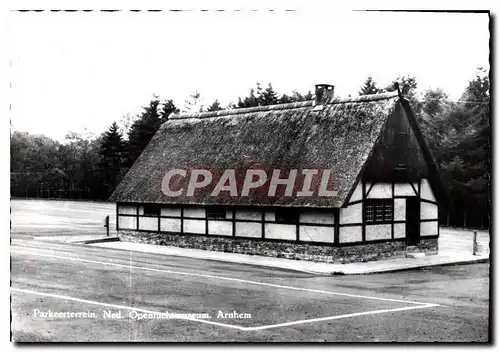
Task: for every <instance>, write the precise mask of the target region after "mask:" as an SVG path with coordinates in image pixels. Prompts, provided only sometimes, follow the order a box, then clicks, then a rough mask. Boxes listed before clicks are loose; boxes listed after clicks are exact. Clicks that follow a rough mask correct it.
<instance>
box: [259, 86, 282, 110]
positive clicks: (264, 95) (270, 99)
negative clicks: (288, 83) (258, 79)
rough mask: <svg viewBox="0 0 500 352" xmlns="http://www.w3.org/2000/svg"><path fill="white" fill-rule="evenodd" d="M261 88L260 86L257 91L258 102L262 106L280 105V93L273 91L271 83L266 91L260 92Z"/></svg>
mask: <svg viewBox="0 0 500 352" xmlns="http://www.w3.org/2000/svg"><path fill="white" fill-rule="evenodd" d="M259 88H260V85H258V89H257V93H258V95H257V102H258V104H259V105H260V106H266V105H274V104H278V101H279V99H278V93H276V92H275V91H274V89H273V86H272V85H271V83H269V85H268V86H267V88H266V89H264V90H262V89H261V90H260V91H259Z"/></svg>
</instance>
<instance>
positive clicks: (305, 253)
mask: <svg viewBox="0 0 500 352" xmlns="http://www.w3.org/2000/svg"><path fill="white" fill-rule="evenodd" d="M118 236H119V237H120V239H121V240H122V241H128V242H138V243H148V244H156V245H164V246H174V247H181V248H197V249H204V250H209V251H219V252H230V253H240V254H251V255H263V256H268V257H277V258H286V259H297V260H309V261H315V262H326V263H352V262H366V261H369V260H377V259H381V258H387V257H394V256H397V257H404V256H405V254H406V244H405V241H387V242H377V243H366V244H353V245H342V246H339V247H337V246H333V245H314V244H306V243H294V242H283V241H269V240H260V239H244V238H231V237H230V238H228V237H215V236H204V235H183V234H178V233H176V234H173V233H156V232H139V231H118ZM417 247H418V248H419V250H420V251H422V252H425V253H426V254H437V252H438V240H437V238H432V239H424V238H422V239H421V242H420V243H419V244H418V246H417Z"/></svg>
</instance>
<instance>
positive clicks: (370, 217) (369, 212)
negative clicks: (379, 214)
mask: <svg viewBox="0 0 500 352" xmlns="http://www.w3.org/2000/svg"><path fill="white" fill-rule="evenodd" d="M365 217H366V221H367V222H373V221H375V214H374V210H373V205H371V204H369V205H367V206H366V209H365Z"/></svg>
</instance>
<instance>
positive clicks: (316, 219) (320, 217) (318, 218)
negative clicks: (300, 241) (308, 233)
mask: <svg viewBox="0 0 500 352" xmlns="http://www.w3.org/2000/svg"><path fill="white" fill-rule="evenodd" d="M299 222H309V223H313V224H332V225H333V224H334V223H335V217H334V215H333V211H331V212H312V211H310V212H304V213H300V215H299Z"/></svg>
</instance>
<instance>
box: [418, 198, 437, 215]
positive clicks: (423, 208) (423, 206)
mask: <svg viewBox="0 0 500 352" xmlns="http://www.w3.org/2000/svg"><path fill="white" fill-rule="evenodd" d="M437 218H438V207H437V205H436V204H431V203H427V202H420V219H437Z"/></svg>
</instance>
